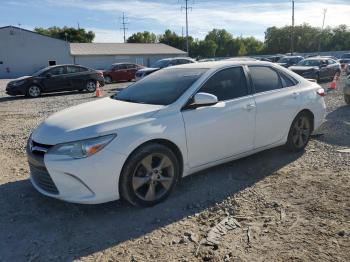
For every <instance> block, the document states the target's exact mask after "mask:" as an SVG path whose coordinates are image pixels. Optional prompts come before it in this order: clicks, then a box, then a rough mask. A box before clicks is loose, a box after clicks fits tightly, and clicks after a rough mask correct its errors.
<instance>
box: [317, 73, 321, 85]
mask: <svg viewBox="0 0 350 262" xmlns="http://www.w3.org/2000/svg"><path fill="white" fill-rule="evenodd" d="M320 81H321V79H320V74H319V73H317V74H316V82H317V83H320Z"/></svg>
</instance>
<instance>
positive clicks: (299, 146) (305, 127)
mask: <svg viewBox="0 0 350 262" xmlns="http://www.w3.org/2000/svg"><path fill="white" fill-rule="evenodd" d="M311 132H312V123H311V120H310V117H309V115H308V114H306V113H304V112H302V113H299V114H298V115H297V116H296V117H295V119H294V121H293V123H292V125H291V127H290V130H289V133H288V139H287V143H286V147H287V149H288V150H289V151H293V152H299V151H301V150H303V149H304V148H305V147H306V145H307V143H308V142H309V139H310V135H311Z"/></svg>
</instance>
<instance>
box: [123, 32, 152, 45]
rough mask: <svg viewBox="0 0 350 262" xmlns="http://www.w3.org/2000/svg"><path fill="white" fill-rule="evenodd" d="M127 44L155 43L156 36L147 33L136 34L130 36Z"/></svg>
mask: <svg viewBox="0 0 350 262" xmlns="http://www.w3.org/2000/svg"><path fill="white" fill-rule="evenodd" d="M127 42H128V43H156V42H157V36H156V35H155V34H154V33H150V32H148V31H144V32H137V33H135V34H132V35H131V36H130V37H129V38H128V39H127Z"/></svg>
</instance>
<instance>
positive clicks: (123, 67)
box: [119, 65, 127, 70]
mask: <svg viewBox="0 0 350 262" xmlns="http://www.w3.org/2000/svg"><path fill="white" fill-rule="evenodd" d="M125 69H127V67H126V65H119V70H125Z"/></svg>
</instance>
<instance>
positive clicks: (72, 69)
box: [67, 66, 80, 74]
mask: <svg viewBox="0 0 350 262" xmlns="http://www.w3.org/2000/svg"><path fill="white" fill-rule="evenodd" d="M79 72H80V69H79V67H77V66H67V74H74V73H79Z"/></svg>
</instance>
